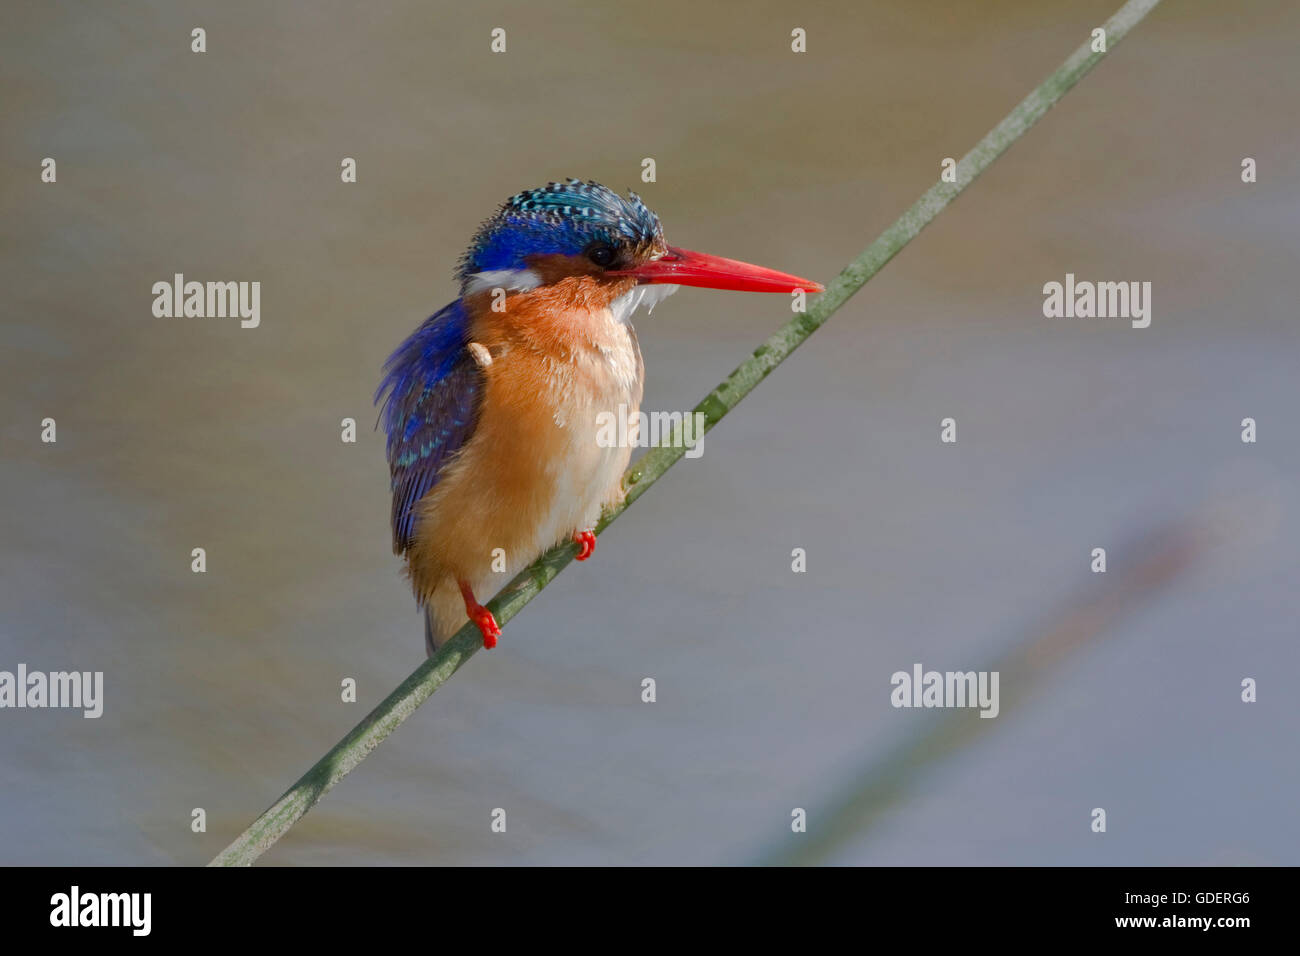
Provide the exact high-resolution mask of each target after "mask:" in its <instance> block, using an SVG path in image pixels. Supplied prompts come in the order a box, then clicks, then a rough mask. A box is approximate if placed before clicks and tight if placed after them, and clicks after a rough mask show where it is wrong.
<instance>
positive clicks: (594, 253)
mask: <svg viewBox="0 0 1300 956" xmlns="http://www.w3.org/2000/svg"><path fill="white" fill-rule="evenodd" d="M587 258H588V259H590V260H591V261H592V262H594V263H596V265H598V266H601V267H602V268H603V267H604V266H608V265H611V264H612V263H613V262H614V260H615V259H616V258H618V250H616V249H615V248H614V247H613V246H611V245H610V244H609V243H607V242H597V243H595V244H593V245H591V246H589V247H588V249H587Z"/></svg>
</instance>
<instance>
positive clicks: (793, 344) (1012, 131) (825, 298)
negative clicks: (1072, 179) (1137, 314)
mask: <svg viewBox="0 0 1300 956" xmlns="http://www.w3.org/2000/svg"><path fill="white" fill-rule="evenodd" d="M1159 2H1160V0H1129V2H1128V3H1126V4H1124V6H1123V7H1121V8H1120V9H1119V11H1118V12H1116V13H1115V15H1114V16H1113V17H1111V18H1110V19H1109V20H1108V21H1106V23H1105V24H1104V27H1105V30H1106V42H1107V50H1108V51H1109V50H1112V49H1114V47H1115V45H1116V44H1118V43H1119V41H1120V40H1121V39H1123V38H1124V36H1125V35H1126V34H1127V33H1128V32H1129V30H1131V29H1132V28H1133V26H1134V25H1136V24H1137V23H1138V22H1139V21H1140V20H1141V19H1142V18H1143V17H1144V16H1146V14H1147V13H1148V12H1150V10H1151V9H1152V8H1153V7H1155V6H1156V4H1158V3H1159ZM1104 56H1106V54H1105V53H1094V52H1093V51H1092V48H1091V40H1088V41H1085V42H1084V43H1083V45H1082V46H1080V47H1079V48H1078V49H1077V50H1075V51H1074V52H1073V53H1072V54H1070V56H1069V57H1068V58H1067V59H1066V61H1065V62H1064V63H1063V64H1062V65H1061V66H1060V67H1059V68H1058V69H1057V70H1056V71H1055V72H1054V73H1052V75H1051V76H1049V77H1048V78H1047V79H1045V80H1044V81H1043V82H1042V83H1041V84H1039V86H1038V87H1037V88H1036V89H1034V90H1033V92H1031V93H1030V94H1029V95H1028V96H1026V97H1025V98H1024V99H1023V100H1022V101H1021V102H1020V104H1019V105H1018V106H1016V108H1015V109H1013V110H1012V111H1011V112H1010V113H1009V114H1007V116H1006V118H1005V119H1003V120H1002V122H1000V123H998V125H997V126H995V127H993V129H992V130H990V131H989V132H988V134H987V135H986V136H985V137H984V138H983V139H981V140H980V141H979V142H978V143H977V144H976V145H975V148H974V149H972V150H971V151H970V152H969V153H967V154H966V155H965V156H964V157H962V159H961V161H960V162H959V163H958V164H957V168H956V182H951V183H948V182H943V181H940V182H937V183H935V184H934V185H933V186H931V187H930V188H929V189H928V190H927V191H926V192H925V193H924V195H922V196H921V198H920V199H918V200H917V201H916V202H914V203H913V204H912V206H911V208H909V209H908V210H907V211H906V212H904V213H903V214H902V215H901V216H899V217H898V219H897V221H895V222H894V224H893V225H891V226H890V227H889V228H888V229H886V230H885V231H884V232H883V233H881V234H880V236H879V237H878V238H877V239H876V240H875V242H873V243H871V245H869V246H867V248H866V249H864V250H863V251H862V253H861V255H859V256H858V257H857V258H856V259H854V260H853V261H852V262H850V263H849V264H848V265H847V266H845V268H844V270H843V271H842V272H840V274H839V275H837V276H836V277H835V278H834V279H833V280H832V281H831V283H830V285H829V286H827V288H826V291H825V292H824V293H823V294H821V295H819V296H817V297H816V298H814V299H812V300H811V302H810V304H809V307H808V310H807V311H806V312H804V313H801V314H798V315H796V316H795V317H794V318H793V319H791V320H790V321H789V322H788V323H786V324H785V325H784V326H782V327H781V328H780V329H778V330H777V331H776V332H775V333H774V334H773V335H772V336H771V337H770V338H769V339H768V340H767V341H766V342H764V343H763V344H762V345H760V346H759V347H758V348H757V349H755V350H754V353H753V355H752V356H750V357H749V358H748V359H746V360H745V361H744V362H742V363H741V364H740V365H739V367H737V368H736V370H735V371H734V372H732V373H731V374H730V375H728V376H727V378H726V380H725V381H724V382H722V383H721V384H720V385H718V387H717V388H715V389H714V390H713V391H711V392H710V393H709V394H708V395H707V396H705V398H704V400H703V401H702V402H700V403H699V404H698V405H696V406H695V409H694V411H696V412H700V413H702V414H703V415H704V422H705V426H704V428H705V431H706V432H707V431H709V430H710V429H712V428H713V426H714V425H716V424H717V423H718V422H719V421H721V420H722V417H723V416H724V415H726V414H727V412H729V411H731V410H732V409H733V408H735V407H736V405H737V404H738V403H739V402H740V400H741V399H742V398H744V397H745V396H746V395H748V394H749V393H750V392H751V391H753V389H754V387H755V386H756V385H757V384H758V383H759V382H761V381H762V380H763V379H765V378H767V376H768V375H769V374H770V373H771V371H772V369H774V368H776V367H777V366H778V365H780V364H781V363H782V362H784V361H785V360H786V358H788V357H789V355H790V353H791V352H793V351H794V350H795V349H796V348H798V347H799V346H800V345H802V344H803V342H804V341H805V340H806V339H807V338H808V336H810V335H812V334H813V332H815V331H817V329H819V328H821V326H822V325H823V324H825V322H826V320H827V319H829V318H830V317H831V316H832V315H833V314H834V313H835V312H836V310H838V309H839V308H840V306H842V305H843V304H844V303H845V302H847V301H848V300H849V298H850V297H852V296H853V294H854V293H855V292H857V291H858V290H859V289H861V288H862V287H863V286H864V285H865V284H866V283H867V281H868V280H870V279H871V277H872V276H874V275H875V274H876V273H877V272H879V271H880V270H881V269H882V268H883V267H884V266H885V263H887V262H889V260H890V259H892V258H894V256H896V255H897V254H898V252H899V251H900V250H901V249H902V248H903V247H904V246H906V245H907V244H908V243H909V242H911V241H912V240H913V239H915V238H916V236H917V234H918V233H920V231H921V230H922V229H924V228H925V227H926V226H927V225H929V224H930V222H931V221H932V220H933V219H934V218H935V217H936V216H937V215H939V213H940V212H942V211H943V209H944V207H946V206H947V205H948V204H949V203H950V202H952V201H953V200H954V199H956V198H957V197H958V196H959V195H961V193H962V192H963V191H964V190H965V189H966V187H967V186H969V185H970V184H971V183H972V182H974V181H975V179H976V177H978V176H979V175H980V173H982V172H984V170H986V169H988V167H989V166H990V165H992V163H993V161H994V160H995V159H997V158H998V157H999V156H1001V155H1002V153H1003V152H1004V151H1005V150H1006V149H1007V147H1009V146H1010V145H1011V144H1012V143H1014V142H1015V141H1016V140H1018V139H1019V138H1020V137H1021V136H1023V135H1024V134H1025V132H1026V131H1027V130H1028V129H1029V128H1030V127H1031V126H1033V125H1034V124H1035V123H1036V122H1038V120H1039V119H1041V118H1042V116H1043V114H1044V113H1046V112H1047V111H1048V110H1049V109H1051V108H1052V106H1054V105H1055V104H1056V102H1057V100H1059V99H1060V98H1061V97H1062V96H1064V95H1065V94H1066V93H1067V92H1068V91H1069V90H1070V89H1071V88H1072V87H1073V86H1074V85H1075V84H1076V83H1078V82H1079V80H1081V79H1082V78H1083V77H1084V75H1085V74H1086V73H1087V72H1088V71H1089V70H1091V69H1092V68H1093V67H1094V66H1095V65H1096V64H1097V62H1098V61H1099V60H1101V59H1102V58H1103V57H1104ZM679 439H680V434H679V429H677V428H675V429H674V431H673V435H672V437H671V438H670V439H669V441H668V443H667V444H665V445H662V446H659V447H656V448H652V449H650V451H649V452H647V453H646V454H645V455H644V456H643V457H642V458H641V459H640V460H639V461H638V462H637V463H636V464H634V465H633V466H632V467H631V468H629V469H628V471H627V474H625V475H624V476H623V487H624V489H625V491H626V497H625V498H624V500H623V503H622V504H620V505H619V506H618V507H616V508H613V509H611V510H610V511H607V512H606V513H605V514H604V515H603V516H602V517H601V520H600V523H599V524H598V525H597V526H596V532H597V533H600V532H601V531H604V530H605V528H607V527H608V526H609V525H610V523H611V522H613V521H614V520H615V519H616V518H617V517H618V516H619V515H620V514H622V513H623V512H624V511H625V510H626V509H627V508H628V506H630V505H631V504H632V502H634V501H636V500H637V499H638V498H640V497H641V495H643V494H644V493H645V492H646V491H647V490H649V488H650V486H651V485H653V484H654V483H655V482H656V481H658V480H659V478H660V477H661V476H662V475H663V474H664V472H666V471H667V470H668V469H669V468H671V467H672V466H673V465H675V464H676V463H677V461H678V460H679V459H680V458H681V457H682V455H683V454H685V452H686V449H685V448H684V447H681V442H680V440H679ZM574 553H575V551H574V547H573V546H572V545H569V544H564V545H561V546H559V547H556V548H553V549H551V550H550V551H548V552H547V553H546V554H544V555H542V557H540V558H538V559H537V561H535V562H534V563H533V564H532V565H530V566H529V567H527V568H525V569H524V570H523V571H521V572H519V574H518V575H516V576H515V578H514V579H513V580H512V581H511V582H510V583H509V584H507V585H506V586H505V587H504V588H503V589H502V590H501V592H500V593H499V594H498V595H497V596H496V597H495V598H493V599H492V600H491V601H489V602H488V605H487V606H488V607H489V608H490V609H491V611H492V613H493V614H494V615H496V619H497V621H498V623H500V624H502V625H504V624H505V623H506V622H508V621H509V620H510V619H511V618H513V617H514V616H515V615H516V614H518V613H519V612H520V610H522V609H523V607H524V605H525V604H527V603H528V602H529V601H531V600H532V599H533V598H534V597H536V596H537V595H538V594H539V593H540V592H541V590H542V589H543V588H544V587H546V586H547V585H548V584H550V583H551V582H552V581H553V580H555V577H556V575H558V574H559V573H560V572H561V571H562V570H564V567H565V565H567V564H568V563H569V562H570V561H571V560H572V559H573V555H574ZM481 646H482V638H481V636H480V635H479V632H478V629H477V628H476V627H474V626H473V625H472V624H466V626H465V627H463V628H461V629H460V631H458V632H457V633H456V634H455V635H454V636H453V637H452V638H451V639H450V640H448V641H447V643H446V644H444V645H443V646H442V647H441V648H440V649H439V650H438V652H437V653H436V654H435V655H434V656H433V657H430V658H429V659H427V660H426V661H425V662H424V663H423V664H421V665H420V666H419V667H418V668H416V670H415V671H414V673H412V674H411V676H410V677H408V678H407V679H406V680H404V681H402V683H401V684H400V685H399V686H398V687H397V689H396V690H394V691H393V692H392V693H391V694H389V695H388V696H387V697H386V698H384V700H383V701H382V702H381V703H380V704H379V705H378V706H377V707H376V708H375V709H374V710H372V711H371V712H370V713H369V714H367V715H366V716H365V717H364V718H363V719H362V720H361V722H360V723H358V724H357V725H356V726H355V727H354V728H352V730H351V731H350V732H349V733H348V735H347V736H346V737H344V738H343V739H342V740H340V741H339V742H338V743H337V744H335V746H334V747H333V748H332V749H331V750H330V752H329V753H327V754H326V755H325V756H324V757H322V758H321V759H320V760H319V761H317V763H316V764H315V765H314V766H313V767H312V768H311V769H310V770H308V771H307V772H306V773H305V774H303V775H302V777H301V779H299V780H298V782H297V783H295V784H294V785H293V786H292V787H290V788H289V789H288V790H286V791H285V792H284V794H283V795H282V796H281V797H280V799H278V800H276V801H275V803H273V804H272V805H271V806H270V807H269V808H268V809H267V810H266V811H265V812H264V813H262V815H261V816H259V817H258V818H257V819H256V820H254V821H253V823H252V824H251V825H250V826H249V827H248V829H246V830H245V831H244V832H243V833H241V834H240V835H239V836H238V837H236V838H235V840H234V842H233V843H231V844H230V846H228V847H226V848H225V849H224V850H222V851H221V853H219V854H218V855H217V856H216V857H215V858H214V859H213V860H212V862H211V863H210V864H209V865H210V866H247V865H249V864H251V863H252V862H253V861H254V860H256V859H257V858H258V857H259V856H261V855H262V854H263V853H265V852H266V851H267V849H268V848H270V846H271V845H272V844H273V843H275V842H276V841H277V840H279V839H280V837H282V836H284V834H285V833H287V832H288V831H289V828H290V827H292V826H293V825H294V824H295V823H297V822H298V820H300V819H301V818H302V817H303V815H304V814H306V813H307V811H308V810H310V809H311V808H312V807H313V806H315V805H316V802H317V801H319V800H320V798H321V797H322V796H324V795H325V793H327V792H328V791H329V790H330V789H332V788H333V786H334V785H335V784H336V783H338V782H339V781H340V780H342V779H343V778H344V777H345V776H346V775H347V774H349V773H350V772H351V771H352V770H353V768H355V767H356V765H357V764H359V763H360V762H361V761H362V760H364V759H365V758H366V756H367V755H368V754H369V753H370V751H372V750H374V749H375V748H376V747H377V746H379V744H380V743H381V742H382V741H383V740H384V738H386V737H387V736H388V735H389V734H391V733H392V732H393V731H394V730H396V729H397V727H398V726H399V725H400V724H401V723H402V722H403V721H404V720H406V718H408V717H410V716H411V714H412V713H414V712H415V709H416V708H417V707H419V706H420V705H421V704H422V703H424V702H425V700H427V699H428V697H429V695H430V694H432V693H433V692H434V691H435V690H437V689H438V688H439V687H441V686H442V684H443V683H444V682H445V681H446V680H447V679H448V678H449V677H451V675H452V674H454V673H456V671H458V670H459V669H460V667H461V665H463V664H464V663H465V662H466V661H467V660H469V659H470V657H472V656H473V655H474V653H475V652H476V651H477V650H478V649H479V647H481Z"/></svg>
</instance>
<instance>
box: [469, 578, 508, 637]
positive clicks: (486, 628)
mask: <svg viewBox="0 0 1300 956" xmlns="http://www.w3.org/2000/svg"><path fill="white" fill-rule="evenodd" d="M460 596H461V597H463V598H464V599H465V613H466V614H467V615H468V616H469V619H470V620H471V621H473V622H474V626H475V627H477V628H478V631H479V633H480V634H482V635H483V647H484V649H486V650H489V651H490V650H491V649H492V648H494V647H496V646H497V638H498V637H500V636H501V625H500V624H498V623H497V619H496V618H495V617H493V616H492V612H491V611H489V610H488V609H487V608H485V607H484V606H483V605H482V604H479V603H478V601H477V599H475V597H474V592H473V591H472V590H471V589H470V586H469V584H468V582H465V581H461V582H460Z"/></svg>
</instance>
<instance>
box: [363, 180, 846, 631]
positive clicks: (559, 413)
mask: <svg viewBox="0 0 1300 956" xmlns="http://www.w3.org/2000/svg"><path fill="white" fill-rule="evenodd" d="M456 279H457V280H458V281H459V283H460V297H459V298H458V299H456V300H455V301H454V302H452V303H450V304H449V305H447V306H446V307H444V308H442V309H440V310H439V311H438V312H436V313H434V314H433V315H432V316H431V317H430V318H428V319H427V320H425V322H424V323H423V324H422V325H421V326H420V327H419V328H417V329H416V330H415V332H414V333H413V334H412V335H411V336H410V338H408V339H407V340H406V341H405V342H403V343H402V344H401V345H400V346H398V348H397V351H395V352H394V353H393V354H392V356H391V357H390V358H389V359H388V362H387V363H386V364H385V366H384V373H385V374H384V379H383V382H382V383H381V384H380V386H379V389H378V391H377V392H376V394H375V401H376V403H380V402H382V407H381V411H380V418H381V420H382V422H383V425H384V429H385V431H386V432H387V452H388V465H389V472H390V475H391V478H392V495H393V507H392V531H393V551H394V553H396V554H398V555H401V556H404V557H405V560H406V567H407V571H408V573H409V575H410V580H411V585H412V588H413V590H414V592H415V597H416V600H417V602H418V603H419V604H420V606H421V607H422V608H423V609H424V612H425V644H426V647H427V650H428V652H429V653H430V654H432V653H433V652H434V651H435V650H436V649H437V648H438V647H439V646H440V645H441V644H442V643H443V642H445V641H446V640H447V639H448V638H449V637H450V636H451V635H452V634H454V633H456V631H458V630H459V629H460V627H461V626H462V624H463V623H464V621H465V616H466V615H468V616H469V619H470V620H471V621H473V622H474V623H475V624H476V625H477V626H478V629H479V631H480V632H481V633H482V635H483V646H484V647H494V646H495V645H496V641H497V637H498V636H499V635H500V633H501V629H500V627H499V626H498V625H497V622H496V620H495V618H493V616H492V613H491V612H490V611H489V610H488V609H487V608H485V607H483V606H482V605H481V604H479V601H478V598H479V596H485V595H487V594H491V593H494V592H495V591H496V590H497V588H498V587H499V586H500V585H502V584H504V583H505V582H506V581H508V580H510V578H511V577H512V576H513V575H514V574H515V573H517V572H518V571H519V570H520V569H522V568H524V567H525V566H527V565H528V564H529V563H531V562H532V561H533V560H534V559H536V558H537V557H538V556H539V555H541V554H542V553H543V552H545V551H546V550H548V549H549V548H551V547H553V546H555V545H557V544H559V543H561V542H562V541H565V540H566V539H572V540H573V541H574V542H575V544H576V547H577V554H576V555H575V557H576V558H577V559H578V560H579V561H584V560H586V559H587V558H588V557H590V556H591V553H592V551H593V550H594V548H595V546H596V536H595V533H594V531H593V529H594V528H595V526H596V521H597V519H598V518H599V516H600V513H601V509H602V508H604V507H605V506H607V505H613V504H617V503H618V502H619V501H620V500H621V498H622V495H623V488H622V481H621V479H622V475H623V471H624V469H626V468H627V465H628V460H629V458H630V457H631V454H632V449H631V444H632V443H631V442H629V443H627V447H613V448H611V447H603V446H602V443H600V442H599V441H598V440H597V431H598V427H599V426H598V422H597V419H598V416H600V417H603V418H604V420H605V421H609V420H610V418H609V416H610V415H614V414H627V415H628V416H629V418H630V419H631V420H632V421H633V422H635V420H636V418H637V413H638V412H639V410H640V405H641V394H642V375H643V365H642V361H641V350H640V348H639V347H638V345H637V338H636V333H635V332H634V331H633V329H632V323H631V318H632V315H633V313H634V312H635V311H636V310H637V308H638V307H639V306H642V305H644V306H646V307H647V309H650V308H653V306H654V304H655V303H656V302H658V301H659V300H660V299H662V298H664V297H665V296H667V295H669V294H671V293H673V292H675V291H676V290H677V287H678V286H679V285H692V286H703V287H705V288H710V289H733V290H738V291H750V292H785V293H790V292H793V291H795V290H800V289H802V290H805V291H808V292H820V291H821V286H820V285H818V284H817V283H816V282H810V281H808V280H807V279H800V278H799V277H797V276H792V275H786V274H785V273H783V272H776V271H774V270H771V269H764V268H762V267H760V266H754V265H750V264H748V263H745V262H737V261H735V260H733V259H723V258H720V257H718V256H710V255H705V254H703V253H699V252H691V251H689V250H686V249H678V248H676V247H675V246H670V245H668V244H667V243H665V242H664V238H663V230H662V228H661V227H660V225H659V218H658V217H657V216H656V215H655V214H654V213H653V212H651V211H650V210H649V209H648V208H647V207H646V205H645V203H643V202H642V201H641V199H640V197H638V196H637V195H636V194H635V193H632V192H630V191H629V193H628V197H627V198H626V199H624V198H623V197H622V196H620V195H618V194H617V193H615V192H614V191H612V190H610V189H607V188H606V187H604V186H602V185H600V184H599V183H596V182H591V181H589V182H585V183H584V182H581V181H580V180H577V179H570V180H567V181H566V182H563V183H550V184H549V185H546V186H543V187H541V188H539V189H530V190H527V191H525V192H521V193H516V194H515V195H513V196H511V197H510V198H509V199H508V200H506V202H505V203H504V204H503V205H502V206H501V208H500V209H498V210H497V212H496V214H495V215H493V216H492V217H491V218H490V219H488V220H487V221H486V222H484V223H483V225H482V226H481V227H480V228H479V230H478V232H477V233H476V234H475V236H474V239H473V241H472V242H471V244H470V247H469V249H468V251H467V252H466V253H465V255H464V256H463V257H462V259H461V261H460V265H459V268H458V269H457V271H456ZM620 409H621V411H620ZM604 444H605V445H608V444H609V443H608V442H605V443H604Z"/></svg>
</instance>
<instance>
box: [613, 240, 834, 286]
mask: <svg viewBox="0 0 1300 956" xmlns="http://www.w3.org/2000/svg"><path fill="white" fill-rule="evenodd" d="M606 274H607V275H613V276H632V277H633V278H635V279H636V280H637V281H638V282H671V283H673V284H675V285H696V286H702V287H703V288H705V289H731V290H733V291H736V292H793V291H794V290H795V289H804V290H806V291H808V292H821V291H823V289H822V286H821V284H820V283H817V282H813V281H811V280H809V279H800V278H799V277H798V276H792V275H789V274H787V273H785V272H777V271H776V270H775V269H764V268H763V267H762V266H755V265H750V264H749V263H748V262H739V261H737V260H735V259H724V258H722V257H721V256H711V255H708V254H707V253H703V252H692V251H691V250H689V249H678V248H677V247H675V246H669V247H668V252H667V253H665V254H664V255H663V256H661V257H660V258H658V259H652V260H650V261H649V262H646V263H643V264H642V265H640V266H637V267H636V268H635V269H624V270H623V271H621V272H613V271H611V272H608V273H606Z"/></svg>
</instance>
